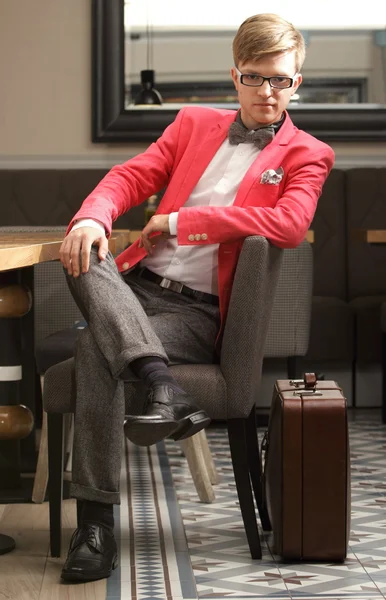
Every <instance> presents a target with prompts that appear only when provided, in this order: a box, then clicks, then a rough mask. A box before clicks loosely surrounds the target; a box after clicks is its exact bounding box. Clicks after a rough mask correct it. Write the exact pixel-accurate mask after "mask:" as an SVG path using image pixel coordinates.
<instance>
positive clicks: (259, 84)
mask: <svg viewBox="0 0 386 600" xmlns="http://www.w3.org/2000/svg"><path fill="white" fill-rule="evenodd" d="M236 71H237V73H238V75H239V77H240V83H242V84H243V85H246V86H247V87H261V86H262V85H263V83H264V82H265V81H268V83H269V85H270V86H271V88H274V89H275V90H288V89H289V88H292V86H293V84H294V81H295V79H296V75H295V76H294V77H283V79H288V80H289V82H290V84H289V85H286V86H285V87H279V86H277V85H272V82H271V79H277V78H278V76H277V75H273V76H272V77H264V76H263V75H256V77H260V78H261V79H262V82H261V83H257V84H251V83H245V82H244V77H250V75H251V73H240V71H239V70H238V69H236Z"/></svg>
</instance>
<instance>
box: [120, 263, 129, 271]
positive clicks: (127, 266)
mask: <svg viewBox="0 0 386 600" xmlns="http://www.w3.org/2000/svg"><path fill="white" fill-rule="evenodd" d="M129 267H130V263H128V262H125V263H123V265H122V269H123V270H124V271H127V269H128V268H129Z"/></svg>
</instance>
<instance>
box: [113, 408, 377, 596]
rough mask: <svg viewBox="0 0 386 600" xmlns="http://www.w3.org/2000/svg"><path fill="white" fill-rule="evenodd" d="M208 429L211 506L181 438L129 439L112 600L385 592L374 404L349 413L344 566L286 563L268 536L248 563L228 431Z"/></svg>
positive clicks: (220, 428)
mask: <svg viewBox="0 0 386 600" xmlns="http://www.w3.org/2000/svg"><path fill="white" fill-rule="evenodd" d="M207 433H208V439H209V444H210V447H211V451H212V454H213V457H214V460H215V463H216V467H217V470H218V472H219V474H220V483H219V484H218V485H217V486H216V488H215V490H216V500H215V502H214V503H213V504H202V503H200V502H199V500H198V497H197V493H196V491H195V488H194V486H193V483H192V479H191V476H190V473H189V470H188V467H187V465H186V461H185V459H184V457H183V455H182V453H181V450H180V447H179V446H178V444H176V443H175V442H172V441H167V442H166V444H163V443H162V444H158V446H157V447H154V446H153V447H151V448H150V449H146V448H138V447H135V446H133V445H132V444H130V443H127V447H126V457H125V461H124V462H123V466H122V490H123V492H122V504H121V508H120V514H119V515H117V516H119V517H120V518H119V520H118V524H117V530H118V531H117V534H118V535H119V536H120V541H121V566H120V569H118V570H117V571H115V572H114V575H113V576H112V577H111V578H110V579H109V580H108V587H107V598H108V599H109V600H112V599H118V598H122V599H123V598H124V599H127V600H156V599H158V600H179V599H182V598H184V599H185V600H191V599H197V598H199V599H200V600H201V599H202V600H206V599H208V600H209V599H210V598H224V599H225V598H232V599H239V600H241V599H247V598H269V599H271V598H276V599H282V598H283V599H284V598H294V599H300V598H301V599H303V600H307V599H316V598H323V599H326V600H327V599H328V600H330V599H331V600H332V599H334V600H337V599H346V598H347V599H348V598H353V599H354V598H355V599H356V600H367V599H370V598H377V599H381V598H384V597H386V510H385V509H386V426H382V425H381V424H380V414H379V412H378V411H355V412H354V411H353V412H352V413H351V420H350V444H351V459H352V521H351V536H350V548H349V554H348V557H347V560H346V561H345V562H344V563H342V564H325V563H297V564H290V563H284V562H282V561H281V560H280V558H279V557H278V556H275V555H274V554H273V551H272V537H271V534H268V535H264V537H263V540H262V541H263V559H262V560H261V561H254V560H252V559H251V558H250V555H249V550H248V546H247V542H246V537H245V532H244V528H243V524H242V520H241V515H240V511H239V506H238V500H237V494H236V489H235V483H234V479H233V471H232V466H231V462H230V454H229V447H228V441H227V434H226V429H225V428H224V427H221V426H220V425H218V426H216V427H212V428H210V429H209V430H208V432H207ZM260 434H261V435H262V434H263V430H261V431H259V435H260Z"/></svg>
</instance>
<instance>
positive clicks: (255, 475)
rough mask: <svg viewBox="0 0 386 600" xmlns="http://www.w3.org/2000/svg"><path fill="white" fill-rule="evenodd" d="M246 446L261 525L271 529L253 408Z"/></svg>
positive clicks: (248, 422) (248, 420) (248, 424)
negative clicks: (264, 495)
mask: <svg viewBox="0 0 386 600" xmlns="http://www.w3.org/2000/svg"><path fill="white" fill-rule="evenodd" d="M246 432H247V447H248V464H249V474H250V476H251V481H252V487H253V492H254V495H255V500H256V504H257V508H258V511H259V515H260V521H261V526H262V528H263V529H264V531H272V527H271V521H270V520H269V515H268V510H267V505H266V502H265V499H264V497H263V486H262V475H263V473H262V464H261V455H260V449H259V440H258V437H257V427H256V411H255V409H254V408H253V409H252V411H251V414H250V415H249V417H248V419H247V422H246Z"/></svg>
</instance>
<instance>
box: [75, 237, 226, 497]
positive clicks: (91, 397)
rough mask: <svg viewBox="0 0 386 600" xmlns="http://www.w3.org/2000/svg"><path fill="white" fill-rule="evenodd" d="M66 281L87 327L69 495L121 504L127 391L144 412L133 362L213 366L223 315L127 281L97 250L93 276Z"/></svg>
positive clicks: (79, 365)
mask: <svg viewBox="0 0 386 600" xmlns="http://www.w3.org/2000/svg"><path fill="white" fill-rule="evenodd" d="M67 281H68V284H69V287H70V290H71V292H72V295H73V297H74V299H75V301H76V303H77V304H78V306H79V308H80V310H81V312H82V314H83V316H84V318H85V319H86V320H87V323H88V327H86V328H85V329H84V330H83V331H82V332H81V334H80V336H79V339H78V343H77V346H76V351H75V376H76V390H77V392H76V410H75V431H74V450H73V468H72V484H71V495H72V496H74V497H75V498H78V499H79V500H94V501H97V502H105V503H108V504H119V503H120V499H119V480H120V468H121V452H122V439H123V423H124V417H125V393H124V385H135V386H136V389H137V392H138V407H137V408H139V412H140V406H142V405H143V392H144V386H143V384H141V382H139V381H138V379H137V378H136V377H135V376H134V375H133V373H132V372H131V371H130V367H129V365H130V362H131V361H133V360H135V359H136V358H140V357H143V356H158V357H161V358H163V359H165V360H166V361H167V362H168V364H169V365H172V364H187V363H196V364H205V363H206V364H207V363H211V362H213V358H214V344H215V340H216V336H217V333H218V330H219V326H220V317H219V309H218V307H217V306H212V305H210V304H206V303H203V302H198V301H196V300H194V299H192V298H188V297H186V296H183V295H181V294H177V293H175V292H171V291H169V290H166V289H163V288H161V287H160V286H159V285H158V284H156V283H154V282H150V281H148V280H145V279H143V278H139V277H138V276H137V275H135V274H132V273H130V272H129V273H127V274H125V275H124V276H122V275H121V274H120V273H119V272H118V269H117V267H116V264H115V261H114V259H113V257H112V255H111V254H110V253H109V254H108V255H107V257H106V259H105V260H104V261H99V259H98V257H97V253H96V251H95V249H92V252H91V257H90V269H89V271H88V273H85V274H82V275H81V276H80V277H78V278H74V277H70V276H67ZM125 382H129V383H125ZM133 412H135V411H133Z"/></svg>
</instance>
